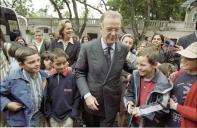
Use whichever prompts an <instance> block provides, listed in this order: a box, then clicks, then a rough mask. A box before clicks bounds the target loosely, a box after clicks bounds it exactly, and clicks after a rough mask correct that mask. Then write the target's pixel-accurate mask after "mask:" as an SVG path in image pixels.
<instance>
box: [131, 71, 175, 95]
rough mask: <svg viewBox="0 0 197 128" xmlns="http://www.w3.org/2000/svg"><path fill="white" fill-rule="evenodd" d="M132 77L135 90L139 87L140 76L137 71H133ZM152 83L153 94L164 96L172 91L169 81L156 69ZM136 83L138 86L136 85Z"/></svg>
mask: <svg viewBox="0 0 197 128" xmlns="http://www.w3.org/2000/svg"><path fill="white" fill-rule="evenodd" d="M133 77H134V84H135V87H136V88H139V87H140V74H139V72H138V70H134V71H133ZM152 81H153V82H154V83H155V86H154V88H153V91H154V92H157V93H161V94H165V93H167V92H169V91H170V90H172V88H173V86H172V84H170V82H169V80H168V79H167V78H166V77H165V75H163V74H162V73H161V71H159V70H158V69H156V73H155V76H154V77H153V79H152ZM137 83H138V84H137Z"/></svg>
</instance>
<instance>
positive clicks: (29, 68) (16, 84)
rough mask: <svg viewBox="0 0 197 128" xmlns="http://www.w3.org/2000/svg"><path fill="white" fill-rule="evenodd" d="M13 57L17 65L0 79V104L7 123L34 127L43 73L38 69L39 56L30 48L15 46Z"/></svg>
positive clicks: (38, 115) (43, 78)
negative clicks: (13, 72) (15, 69)
mask: <svg viewBox="0 0 197 128" xmlns="http://www.w3.org/2000/svg"><path fill="white" fill-rule="evenodd" d="M15 58H16V60H17V61H18V63H19V65H20V67H21V69H18V70H17V71H16V74H15V75H12V76H11V78H9V80H7V81H5V82H2V83H1V85H0V100H1V103H0V105H1V106H0V108H1V111H6V116H7V118H6V119H7V125H8V126H10V127H38V126H39V121H40V116H41V112H40V109H41V101H42V97H43V87H44V86H45V85H43V83H46V82H45V80H46V79H45V78H46V77H47V75H46V73H44V72H41V71H40V56H39V54H38V52H37V51H35V50H33V49H32V48H29V47H21V48H18V49H17V50H16V52H15Z"/></svg>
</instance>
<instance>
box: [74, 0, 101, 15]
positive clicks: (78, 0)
mask: <svg viewBox="0 0 197 128" xmlns="http://www.w3.org/2000/svg"><path fill="white" fill-rule="evenodd" d="M76 1H77V2H79V3H81V4H83V2H82V1H80V0H76ZM87 6H88V7H90V8H92V9H94V10H96V11H98V12H99V13H100V14H103V12H102V11H101V10H99V9H98V8H96V7H94V6H92V5H90V4H87Z"/></svg>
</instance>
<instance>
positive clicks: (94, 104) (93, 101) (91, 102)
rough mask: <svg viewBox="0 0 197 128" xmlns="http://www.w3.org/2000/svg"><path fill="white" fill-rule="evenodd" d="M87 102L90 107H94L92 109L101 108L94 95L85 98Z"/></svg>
mask: <svg viewBox="0 0 197 128" xmlns="http://www.w3.org/2000/svg"><path fill="white" fill-rule="evenodd" d="M85 102H86V105H87V106H88V108H89V109H92V110H99V109H98V107H97V106H98V105H99V104H98V102H97V100H96V98H95V97H94V96H92V95H91V96H88V97H87V98H86V99H85Z"/></svg>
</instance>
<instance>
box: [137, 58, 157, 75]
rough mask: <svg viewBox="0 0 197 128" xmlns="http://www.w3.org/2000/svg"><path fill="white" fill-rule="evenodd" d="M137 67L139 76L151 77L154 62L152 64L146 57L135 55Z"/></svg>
mask: <svg viewBox="0 0 197 128" xmlns="http://www.w3.org/2000/svg"><path fill="white" fill-rule="evenodd" d="M137 69H138V71H139V74H140V76H143V77H144V78H147V79H148V78H152V77H153V75H154V73H155V69H156V64H155V65H152V64H150V63H149V62H148V58H147V57H144V56H139V57H137Z"/></svg>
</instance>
